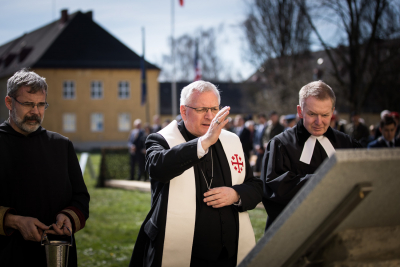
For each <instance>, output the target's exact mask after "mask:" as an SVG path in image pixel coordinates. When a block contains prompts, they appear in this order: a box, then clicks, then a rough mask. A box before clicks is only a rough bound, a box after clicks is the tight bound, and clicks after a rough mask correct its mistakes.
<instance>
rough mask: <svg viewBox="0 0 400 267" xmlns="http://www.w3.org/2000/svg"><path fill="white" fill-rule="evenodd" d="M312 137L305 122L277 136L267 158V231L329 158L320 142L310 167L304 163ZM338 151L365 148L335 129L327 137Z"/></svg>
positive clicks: (301, 121) (262, 176)
mask: <svg viewBox="0 0 400 267" xmlns="http://www.w3.org/2000/svg"><path fill="white" fill-rule="evenodd" d="M310 135H311V134H310V133H309V132H308V131H307V130H306V128H305V127H304V125H303V120H302V119H301V120H300V121H299V122H298V123H297V125H295V126H294V127H293V128H291V129H288V130H286V131H284V132H283V133H281V134H279V135H277V136H275V137H274V138H273V139H272V140H271V141H270V142H269V143H268V146H267V149H266V151H265V154H264V158H263V167H262V172H261V179H262V180H263V187H264V194H263V200H262V202H263V204H264V207H265V210H266V211H267V213H268V220H267V224H266V228H265V229H267V228H268V227H269V226H270V225H271V223H272V222H273V221H274V220H275V219H276V218H277V217H278V215H279V214H280V213H281V212H282V210H283V209H284V208H285V207H286V205H287V204H288V203H289V202H290V200H291V199H292V198H293V197H294V195H296V193H297V192H298V191H299V190H300V189H301V187H302V186H303V185H304V184H305V183H306V182H307V181H308V180H309V179H311V177H312V176H313V174H314V173H315V171H316V170H317V169H318V167H319V166H320V165H321V163H322V162H323V161H324V160H325V159H326V158H327V157H328V155H327V154H326V152H325V150H324V148H323V147H322V146H321V144H320V143H319V142H318V141H317V142H316V143H315V148H314V153H313V155H312V158H311V162H310V164H306V163H304V162H301V161H300V157H301V153H302V151H303V147H304V144H305V142H306V141H307V139H308V138H309V137H310ZM324 136H325V137H327V138H328V139H329V141H330V142H331V144H332V146H333V147H334V148H335V150H336V149H343V148H361V147H362V146H361V144H360V143H358V142H357V141H356V140H354V139H352V138H351V137H350V136H348V135H347V134H344V133H342V132H340V131H337V130H335V129H332V128H331V127H329V128H328V130H327V131H326V132H325V133H324Z"/></svg>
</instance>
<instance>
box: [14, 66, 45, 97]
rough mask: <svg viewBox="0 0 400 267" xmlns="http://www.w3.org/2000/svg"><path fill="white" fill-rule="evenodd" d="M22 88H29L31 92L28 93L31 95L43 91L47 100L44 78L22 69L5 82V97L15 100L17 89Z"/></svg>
mask: <svg viewBox="0 0 400 267" xmlns="http://www.w3.org/2000/svg"><path fill="white" fill-rule="evenodd" d="M22 86H28V87H30V88H31V90H30V91H29V93H31V94H34V93H36V92H38V91H44V92H45V94H46V98H47V83H46V78H44V77H40V76H39V75H37V74H36V73H35V72H33V71H29V70H28V69H25V68H24V69H21V70H19V71H17V72H16V73H14V75H13V76H12V77H11V78H10V79H8V81H7V96H9V97H12V98H16V97H17V96H18V89H19V88H21V87H22Z"/></svg>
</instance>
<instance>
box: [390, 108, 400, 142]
mask: <svg viewBox="0 0 400 267" xmlns="http://www.w3.org/2000/svg"><path fill="white" fill-rule="evenodd" d="M390 116H392V117H393V119H394V120H395V122H396V124H397V128H396V135H395V136H397V137H400V125H399V121H400V114H399V113H398V112H396V111H392V112H390Z"/></svg>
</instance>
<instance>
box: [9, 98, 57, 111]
mask: <svg viewBox="0 0 400 267" xmlns="http://www.w3.org/2000/svg"><path fill="white" fill-rule="evenodd" d="M11 98H12V99H14V100H15V101H16V102H17V103H18V104H20V105H21V106H23V107H24V108H27V109H34V108H35V106H36V107H37V108H38V109H40V110H43V109H44V110H46V109H47V108H48V107H49V104H48V103H47V102H39V103H37V104H35V103H33V102H24V103H21V102H19V101H18V100H17V99H15V97H11Z"/></svg>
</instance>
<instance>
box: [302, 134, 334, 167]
mask: <svg viewBox="0 0 400 267" xmlns="http://www.w3.org/2000/svg"><path fill="white" fill-rule="evenodd" d="M317 139H318V142H319V143H320V144H321V146H322V147H323V148H324V150H325V152H326V154H327V155H328V157H329V158H330V157H331V156H332V155H333V154H335V148H334V147H333V146H332V144H331V142H330V141H329V139H328V138H327V137H326V136H323V135H321V136H314V135H311V136H310V137H309V138H308V139H307V141H306V143H305V144H304V148H303V152H301V157H300V161H301V162H304V163H306V164H310V162H311V158H312V155H313V153H314V147H315V142H317Z"/></svg>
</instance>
